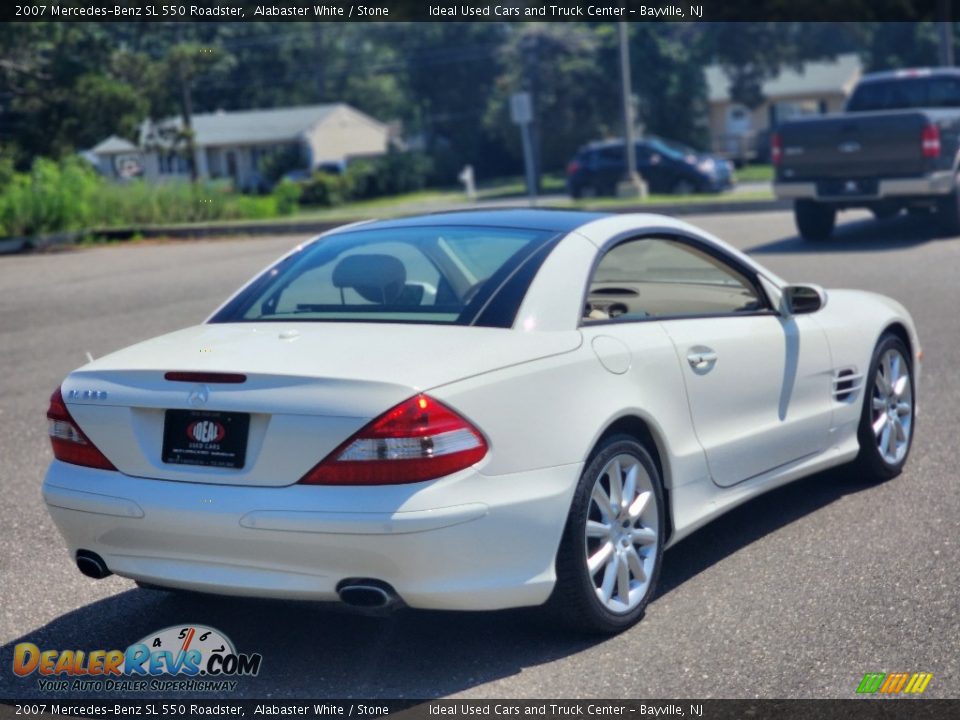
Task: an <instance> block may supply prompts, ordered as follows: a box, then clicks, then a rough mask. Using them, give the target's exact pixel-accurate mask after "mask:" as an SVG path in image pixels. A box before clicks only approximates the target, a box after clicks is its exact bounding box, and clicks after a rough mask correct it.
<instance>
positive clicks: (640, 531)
mask: <svg viewBox="0 0 960 720" xmlns="http://www.w3.org/2000/svg"><path fill="white" fill-rule="evenodd" d="M630 540H631V541H633V543H634V544H636V545H650V544H652V543H655V542H656V541H657V533H656V532H654V531H653V530H651V529H650V528H645V527H638V528H633V529H632V530H631V531H630Z"/></svg>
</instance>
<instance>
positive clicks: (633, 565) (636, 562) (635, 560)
mask: <svg viewBox="0 0 960 720" xmlns="http://www.w3.org/2000/svg"><path fill="white" fill-rule="evenodd" d="M627 564H628V565H629V566H630V572H632V573H633V576H634V577H635V578H636V579H637V580H639V581H640V582H643V581H644V580H646V579H647V573H646V572H644V570H643V560H641V559H640V556H639V555H638V554H637V550H636V548H634V547H631V548H630V549H629V550H627Z"/></svg>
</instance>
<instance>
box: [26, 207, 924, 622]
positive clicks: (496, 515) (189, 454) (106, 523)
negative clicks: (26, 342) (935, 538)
mask: <svg viewBox="0 0 960 720" xmlns="http://www.w3.org/2000/svg"><path fill="white" fill-rule="evenodd" d="M920 359H921V350H920V345H919V342H918V339H917V334H916V331H915V329H914V325H913V322H912V321H911V318H910V315H909V314H908V313H907V311H906V310H905V309H904V308H903V307H902V306H901V305H900V304H899V303H897V302H895V301H893V300H891V299H889V298H886V297H882V296H880V295H875V294H871V293H867V292H858V291H854V290H830V291H829V292H827V291H824V290H823V289H821V288H819V287H817V286H815V285H794V284H789V283H787V282H785V281H784V280H781V279H780V278H778V277H777V276H776V275H774V274H773V273H771V272H770V271H769V270H767V269H765V268H763V267H761V266H760V265H758V264H757V263H755V262H754V261H753V260H751V259H750V258H749V257H747V256H746V255H744V254H742V253H740V252H738V251H737V250H735V249H734V248H732V247H730V246H729V245H726V244H725V243H723V242H722V241H720V240H718V239H716V238H714V237H711V236H710V235H708V234H706V233H704V232H702V231H700V230H698V229H697V228H695V227H692V226H690V225H688V224H686V223H682V222H678V221H676V220H673V219H670V218H666V217H661V216H656V215H601V214H587V213H574V212H561V211H526V210H514V211H510V210H504V211H491V212H465V213H452V214H440V215H430V216H423V217H415V218H407V219H402V220H393V221H383V222H370V223H361V224H357V225H352V226H348V227H344V228H341V229H338V230H335V231H333V232H330V233H327V234H326V235H322V236H320V237H319V238H317V239H315V240H313V241H311V242H309V243H306V244H304V245H301V246H299V247H297V248H296V249H295V250H294V251H293V252H291V253H290V254H288V255H287V256H285V257H284V258H282V259H281V260H279V261H278V262H277V263H276V264H274V265H272V266H271V267H269V268H267V269H266V270H265V271H264V272H263V273H261V274H260V275H258V276H257V277H256V278H254V279H253V280H252V281H251V282H250V283H249V284H247V285H246V286H245V287H243V288H242V289H241V290H240V291H239V292H237V293H236V295H234V296H233V297H232V298H230V299H229V300H228V301H227V302H226V303H225V304H224V305H223V306H222V307H220V308H219V309H218V310H217V311H216V312H214V313H213V315H211V316H210V318H209V319H208V320H207V321H206V322H204V323H203V324H202V325H197V326H195V327H190V328H187V329H185V330H181V331H178V332H174V333H171V334H169V335H164V336H162V337H158V338H155V339H153V340H149V341H147V342H143V343H140V344H138V345H134V346H132V347H129V348H127V349H125V350H120V351H119V352H115V353H113V354H111V355H108V356H106V357H102V358H99V359H97V360H95V361H93V362H91V363H89V364H88V365H85V366H84V367H82V368H80V369H78V370H76V371H74V372H73V373H71V374H70V375H69V376H68V377H67V378H66V379H65V380H64V382H63V384H62V385H61V387H60V388H59V389H58V390H57V391H56V392H54V394H53V397H52V398H51V401H50V408H49V410H48V412H47V417H48V418H49V426H50V438H51V441H52V444H53V454H54V456H55V459H54V460H53V462H52V463H51V465H50V469H49V471H48V472H47V475H46V480H45V482H44V485H43V496H44V498H45V500H46V503H47V505H48V506H49V510H50V513H51V515H52V516H53V519H54V521H55V522H56V524H57V526H58V527H59V529H60V531H61V532H62V534H63V536H64V538H65V539H66V542H67V545H68V547H69V550H70V554H71V556H72V557H73V558H74V560H75V561H76V563H77V565H78V567H79V569H80V570H81V571H82V572H83V573H85V574H87V575H89V576H91V577H104V576H106V575H109V574H110V573H111V572H113V573H117V574H118V575H122V576H124V577H128V578H132V579H134V580H136V581H138V582H139V583H140V584H142V585H145V586H152V587H160V588H167V589H180V590H190V591H200V592H208V593H220V594H225V595H245V596H259V597H274V598H300V599H312V600H320V601H324V600H335V599H337V598H339V599H340V600H342V601H343V602H345V603H348V604H351V605H359V606H367V607H386V606H389V605H394V604H396V605H400V604H406V605H408V606H412V607H417V608H441V609H469V610H480V609H493V608H504V607H511V606H523V605H540V604H544V603H546V605H547V607H549V608H551V609H552V610H553V611H555V612H556V613H557V614H558V615H559V616H560V617H561V618H562V619H564V620H566V621H568V622H571V623H573V624H575V625H578V626H580V627H583V628H588V629H592V630H595V631H603V632H615V631H618V630H621V629H623V628H626V627H628V626H629V625H631V624H632V623H634V622H635V621H636V620H637V619H639V618H640V616H641V615H642V613H643V610H644V607H645V606H646V604H647V602H648V601H649V600H650V598H651V596H652V594H653V593H654V592H655V588H656V583H657V577H658V574H659V571H660V564H661V559H662V557H663V550H664V548H665V547H668V546H670V545H671V544H672V543H675V542H677V541H678V540H679V539H681V538H683V537H684V536H686V535H688V534H689V533H691V532H692V531H694V530H695V529H696V528H698V527H700V526H701V525H703V524H704V523H706V522H708V521H709V520H710V519H711V518H714V517H715V516H717V515H718V514H720V513H723V512H724V511H726V510H728V509H730V508H731V507H733V506H735V505H737V504H739V503H742V502H744V501H745V500H747V499H749V498H751V497H754V496H756V495H757V494H758V493H761V492H764V491H765V490H769V489H770V488H773V487H776V486H778V485H781V484H783V483H786V482H789V481H791V480H795V479H797V478H800V477H803V476H805V475H809V474H811V473H814V472H817V471H819V470H823V469H824V468H828V467H831V466H835V465H839V464H841V463H850V462H852V463H855V467H856V471H857V472H859V473H862V474H863V475H864V476H868V477H871V478H876V479H884V478H890V477H892V476H894V475H896V474H897V473H899V472H900V470H901V468H902V467H903V465H904V463H905V462H906V459H907V455H908V454H909V452H910V444H911V440H912V438H913V431H914V418H915V411H916V408H915V397H916V388H917V380H918V375H919V368H920V365H919V360H920Z"/></svg>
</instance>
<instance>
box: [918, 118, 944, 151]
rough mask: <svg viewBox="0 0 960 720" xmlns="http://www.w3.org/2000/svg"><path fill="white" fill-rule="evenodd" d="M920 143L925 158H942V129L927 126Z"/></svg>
mask: <svg viewBox="0 0 960 720" xmlns="http://www.w3.org/2000/svg"><path fill="white" fill-rule="evenodd" d="M920 141H921V144H922V147H923V156H924V157H925V158H936V157H940V128H938V127H937V126H936V125H925V126H924V128H923V132H922V133H921V135H920Z"/></svg>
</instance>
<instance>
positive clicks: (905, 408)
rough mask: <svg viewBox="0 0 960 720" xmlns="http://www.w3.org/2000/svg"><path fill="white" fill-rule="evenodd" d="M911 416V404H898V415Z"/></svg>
mask: <svg viewBox="0 0 960 720" xmlns="http://www.w3.org/2000/svg"><path fill="white" fill-rule="evenodd" d="M909 414H910V403H908V402H899V403H897V415H909Z"/></svg>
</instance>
